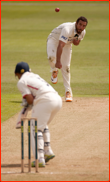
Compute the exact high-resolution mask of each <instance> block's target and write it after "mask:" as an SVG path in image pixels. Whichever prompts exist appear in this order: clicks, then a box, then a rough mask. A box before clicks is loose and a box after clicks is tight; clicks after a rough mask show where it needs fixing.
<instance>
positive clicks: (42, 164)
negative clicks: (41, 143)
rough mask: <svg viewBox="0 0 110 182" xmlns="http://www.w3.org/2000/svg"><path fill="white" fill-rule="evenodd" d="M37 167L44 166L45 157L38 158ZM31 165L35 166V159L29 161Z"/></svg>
mask: <svg viewBox="0 0 110 182" xmlns="http://www.w3.org/2000/svg"><path fill="white" fill-rule="evenodd" d="M38 161H39V164H38V165H39V167H45V159H44V158H40V159H39V160H38ZM31 167H35V161H33V162H32V163H31Z"/></svg>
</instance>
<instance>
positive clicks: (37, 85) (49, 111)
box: [17, 72, 62, 131]
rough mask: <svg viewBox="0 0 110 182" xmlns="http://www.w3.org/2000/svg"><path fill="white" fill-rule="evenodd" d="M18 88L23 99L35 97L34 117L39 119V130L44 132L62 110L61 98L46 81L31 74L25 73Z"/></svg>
mask: <svg viewBox="0 0 110 182" xmlns="http://www.w3.org/2000/svg"><path fill="white" fill-rule="evenodd" d="M17 86H18V89H19V90H20V92H21V94H22V96H23V97H25V96H26V95H28V94H32V95H33V97H34V102H33V108H32V117H36V118H37V121H38V129H39V130H42V131H43V130H44V128H46V125H47V124H48V123H49V122H50V121H51V120H52V118H53V117H54V115H55V114H56V113H57V112H58V111H59V109H60V108H61V106H62V99H61V97H60V96H59V95H58V93H57V92H56V91H55V90H54V88H53V87H52V86H51V85H49V84H48V83H47V82H46V81H45V80H44V79H42V78H41V77H40V76H39V75H37V74H34V73H31V72H25V73H24V74H23V75H22V76H21V78H20V80H19V81H18V84H17Z"/></svg>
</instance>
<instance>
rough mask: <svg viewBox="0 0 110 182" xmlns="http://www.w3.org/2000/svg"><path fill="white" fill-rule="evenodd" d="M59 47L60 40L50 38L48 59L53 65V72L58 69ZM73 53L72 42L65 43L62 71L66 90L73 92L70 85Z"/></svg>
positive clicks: (51, 65)
mask: <svg viewBox="0 0 110 182" xmlns="http://www.w3.org/2000/svg"><path fill="white" fill-rule="evenodd" d="M57 47H58V41H56V40H55V39H54V38H49V39H48V41H47V55H48V60H49V64H50V67H51V72H52V71H57V70H58V69H57V68H56V67H55V63H56V52H57ZM71 55H72V49H71V44H70V45H65V46H64V48H63V52H62V55H61V64H62V68H61V72H62V76H63V83H64V87H65V92H67V91H70V92H71V94H72V90H71V87H70V63H71Z"/></svg>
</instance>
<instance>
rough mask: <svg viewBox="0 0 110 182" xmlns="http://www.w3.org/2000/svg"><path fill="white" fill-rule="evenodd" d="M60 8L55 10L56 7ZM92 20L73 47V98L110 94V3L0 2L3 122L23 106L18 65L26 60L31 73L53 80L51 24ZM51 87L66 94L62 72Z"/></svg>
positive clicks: (52, 25)
mask: <svg viewBox="0 0 110 182" xmlns="http://www.w3.org/2000/svg"><path fill="white" fill-rule="evenodd" d="M56 7H59V8H60V12H58V13H56V12H55V8H56ZM81 15H82V16H85V17H86V18H87V19H88V26H87V28H86V31H87V32H86V36H85V38H84V40H83V41H82V42H81V44H80V45H79V46H76V47H75V46H73V48H72V49H73V53H72V60H71V87H72V90H73V94H74V97H97V96H100V97H105V96H107V97H108V96H109V2H101V1H97V2H93V1H90V2H81V1H79V2H78V1H77V2H75V1H68V2H60V1H59V2H55V1H54V2H51V1H50V2H37V1H36V2H28V1H27V2H22V1H20V2H11V1H9V2H8V1H6V2H2V3H1V121H2V122H3V121H5V120H7V119H8V118H10V117H11V116H13V115H14V114H15V113H17V112H19V111H20V109H21V106H20V103H21V94H20V93H19V91H18V90H17V86H16V84H17V79H16V78H15V76H14V69H15V65H16V63H18V62H20V61H25V62H28V63H29V65H30V67H31V69H32V71H33V72H34V73H37V74H39V75H40V76H41V77H42V78H44V79H45V80H46V81H47V82H49V83H50V84H51V82H50V77H51V73H50V67H49V64H48V60H47V54H46V39H47V36H48V35H49V33H50V32H51V30H52V29H53V28H55V27H56V26H58V25H59V24H61V23H64V22H74V21H76V19H77V18H78V17H79V16H81ZM53 87H54V88H55V89H56V90H57V91H58V92H59V94H60V95H61V96H62V97H63V96H64V86H63V79H62V75H61V72H59V75H58V83H57V85H53Z"/></svg>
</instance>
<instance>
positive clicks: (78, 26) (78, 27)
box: [76, 20, 87, 34]
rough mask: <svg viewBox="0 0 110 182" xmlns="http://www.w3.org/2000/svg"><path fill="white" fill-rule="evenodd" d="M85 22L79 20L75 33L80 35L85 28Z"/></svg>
mask: <svg viewBox="0 0 110 182" xmlns="http://www.w3.org/2000/svg"><path fill="white" fill-rule="evenodd" d="M86 25H87V22H85V21H82V20H79V22H78V23H77V22H76V31H77V33H78V34H81V32H82V31H83V30H84V29H85V28H86Z"/></svg>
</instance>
